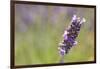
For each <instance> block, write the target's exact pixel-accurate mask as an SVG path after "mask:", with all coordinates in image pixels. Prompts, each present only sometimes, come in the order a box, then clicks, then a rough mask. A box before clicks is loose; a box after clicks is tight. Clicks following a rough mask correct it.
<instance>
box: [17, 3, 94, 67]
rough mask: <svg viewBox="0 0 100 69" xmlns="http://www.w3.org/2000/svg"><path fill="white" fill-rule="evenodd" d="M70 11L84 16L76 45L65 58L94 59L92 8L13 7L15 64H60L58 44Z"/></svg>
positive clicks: (70, 13) (79, 60)
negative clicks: (84, 21)
mask: <svg viewBox="0 0 100 69" xmlns="http://www.w3.org/2000/svg"><path fill="white" fill-rule="evenodd" d="M73 14H77V15H78V16H80V17H84V18H85V19H86V23H84V24H83V26H82V28H81V31H80V34H79V36H78V38H77V41H78V44H77V45H76V46H74V47H73V48H72V49H71V50H70V52H69V53H68V54H67V55H66V56H65V58H64V61H65V62H66V63H69V62H83V61H93V60H94V9H93V8H77V7H59V6H42V5H24V4H17V5H16V6H15V64H16V65H30V64H51V63H59V61H60V56H59V53H58V43H59V42H60V41H61V40H62V39H63V38H62V34H63V32H64V29H65V28H66V27H68V25H69V24H70V21H71V17H72V15H73Z"/></svg>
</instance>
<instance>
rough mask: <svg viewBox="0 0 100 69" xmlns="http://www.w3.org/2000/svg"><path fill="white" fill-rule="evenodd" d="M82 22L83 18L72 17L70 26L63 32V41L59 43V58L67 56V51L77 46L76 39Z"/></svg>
mask: <svg viewBox="0 0 100 69" xmlns="http://www.w3.org/2000/svg"><path fill="white" fill-rule="evenodd" d="M84 22H85V18H83V19H80V17H77V16H76V15H73V17H72V20H71V25H70V26H69V27H68V28H67V29H66V30H65V31H64V34H63V41H62V42H60V43H59V47H58V49H59V53H60V55H61V56H63V55H65V54H67V53H68V52H69V50H70V49H71V48H72V47H73V46H75V45H76V44H77V41H76V37H77V36H78V34H79V31H80V28H81V25H82V23H84Z"/></svg>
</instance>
